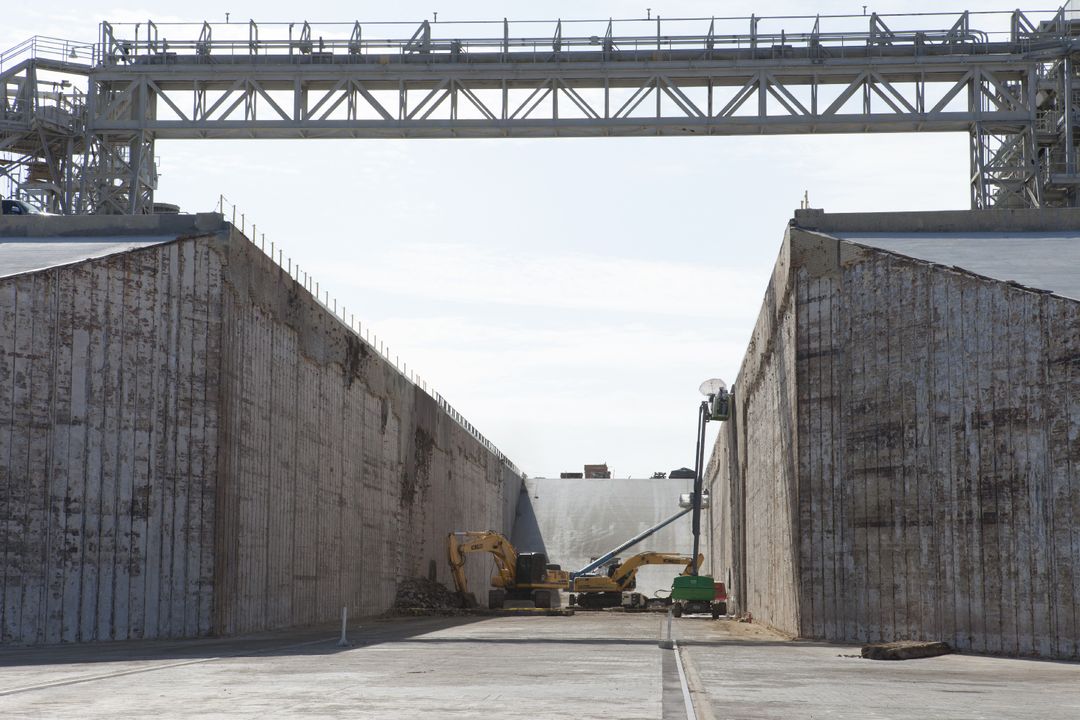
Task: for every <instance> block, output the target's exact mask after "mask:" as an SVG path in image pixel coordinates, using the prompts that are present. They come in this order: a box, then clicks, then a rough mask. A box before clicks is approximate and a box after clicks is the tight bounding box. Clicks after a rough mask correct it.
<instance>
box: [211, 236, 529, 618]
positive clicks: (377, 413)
mask: <svg viewBox="0 0 1080 720" xmlns="http://www.w3.org/2000/svg"><path fill="white" fill-rule="evenodd" d="M223 253H224V254H225V257H226V261H225V263H226V266H227V270H226V272H225V273H224V279H223V282H224V289H223V296H224V307H225V309H224V316H225V318H226V326H225V332H224V337H225V338H226V340H225V341H224V348H223V350H224V360H223V388H224V394H223V398H222V408H221V412H222V434H223V443H222V445H223V449H224V450H223V452H222V455H221V461H220V485H219V495H218V497H219V502H220V504H221V509H222V514H221V522H220V524H219V529H218V542H219V545H220V555H219V557H220V564H219V566H218V568H217V585H218V595H217V597H218V603H217V612H218V615H217V618H216V623H215V625H216V627H218V628H220V629H221V631H223V632H226V633H232V632H245V631H252V630H261V629H265V628H272V627H283V626H290V625H299V624H307V623H314V622H319V621H326V620H332V619H334V618H335V617H337V616H338V614H339V613H340V611H341V608H342V607H343V606H348V607H349V609H350V612H351V613H354V614H356V613H359V614H371V613H376V612H380V611H382V610H385V609H386V608H387V607H388V606H389V605H390V603H391V602H392V600H393V595H394V590H395V587H396V582H397V580H398V579H400V578H401V577H402V576H408V575H423V576H427V575H428V574H429V571H430V569H431V568H432V566H434V568H435V571H436V574H437V577H438V579H439V580H440V581H443V582H446V583H449V582H450V577H449V573H448V568H447V565H446V536H447V534H448V533H450V532H452V531H454V530H476V529H481V530H484V529H489V528H492V529H501V530H503V531H504V532H509V527H508V522H509V521H510V520H512V516H511V517H510V518H508V517H506V516H505V507H506V506H507V504H508V502H509V501H510V499H513V500H516V499H517V496H518V491H519V488H520V482H521V480H520V478H519V477H516V476H515V475H514V474H513V473H512V472H509V471H508V470H507V469H506V468H505V466H503V465H502V463H500V462H499V461H498V460H497V459H496V458H495V457H494V456H493V455H491V454H490V453H489V452H488V451H487V450H486V449H485V448H484V447H483V446H481V445H480V444H479V443H478V442H477V441H476V439H475V438H473V437H472V436H471V435H470V434H469V433H468V432H466V431H465V430H464V429H463V428H462V427H461V426H460V425H458V424H457V423H456V422H454V421H453V420H451V419H450V417H449V416H447V414H446V413H445V412H443V411H442V410H441V409H440V408H439V406H438V405H437V404H436V401H435V400H434V399H432V398H431V397H430V396H429V395H427V394H426V393H424V392H423V391H422V390H419V389H418V388H416V387H415V386H414V385H413V384H412V383H411V382H409V381H408V380H407V379H406V378H405V377H404V376H402V375H401V374H400V373H399V372H398V371H397V370H396V369H395V368H394V367H393V366H391V365H390V364H388V363H387V362H385V361H384V360H383V359H382V358H381V357H379V356H378V355H377V354H376V353H374V352H372V351H371V349H370V348H369V347H368V345H367V344H366V343H364V342H362V341H360V340H359V338H358V337H357V336H356V334H355V333H353V332H352V331H351V330H349V329H348V328H347V327H345V326H344V325H343V324H341V323H340V322H339V321H338V320H337V319H336V318H334V317H333V315H331V314H330V313H327V312H326V311H325V310H324V309H323V308H322V307H321V306H320V305H319V304H317V303H316V302H315V300H314V298H313V297H311V295H310V294H309V293H307V292H306V291H305V290H303V288H302V287H301V286H300V284H298V283H296V282H295V281H293V280H292V279H291V278H290V277H289V276H288V275H287V274H286V273H285V272H284V271H283V270H282V269H281V268H279V267H277V266H276V265H274V264H273V263H272V262H271V261H270V260H269V259H268V258H266V257H265V256H264V255H263V254H262V253H260V252H258V251H256V250H255V249H254V248H253V246H251V245H249V244H248V243H246V242H235V241H234V242H231V243H228V244H227V245H226V246H225V247H224V248H223ZM468 570H469V580H470V585H471V587H472V588H474V589H475V590H477V595H478V596H479V597H481V598H482V597H484V595H485V594H484V592H483V591H484V590H485V589H486V588H487V586H488V580H489V572H488V570H489V568H488V567H487V564H486V563H472V564H471V565H470V566H469V568H468Z"/></svg>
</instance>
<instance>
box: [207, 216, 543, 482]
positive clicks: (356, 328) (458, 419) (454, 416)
mask: <svg viewBox="0 0 1080 720" xmlns="http://www.w3.org/2000/svg"><path fill="white" fill-rule="evenodd" d="M217 209H218V212H219V213H221V214H222V216H225V217H230V213H227V212H226V210H229V211H230V212H231V222H232V224H233V227H235V228H236V229H238V230H239V231H240V234H241V235H243V236H244V238H245V239H246V240H247V241H248V242H250V243H251V244H252V245H253V246H255V247H256V248H258V249H259V250H260V251H261V252H262V253H263V254H265V255H266V256H267V257H269V258H270V260H271V261H272V262H273V263H274V264H275V265H277V267H278V269H279V270H281V271H282V272H284V273H285V274H286V275H288V276H289V277H290V278H292V279H293V280H295V281H296V282H298V283H300V285H301V287H303V288H304V289H305V290H307V291H308V292H309V293H310V294H311V295H312V297H313V298H315V301H316V302H317V303H319V305H321V306H322V307H323V309H324V310H326V311H327V312H328V313H330V314H331V315H333V316H334V317H335V318H336V319H337V320H338V321H339V322H340V323H342V324H343V325H344V326H345V327H347V328H348V329H349V331H350V332H352V333H353V334H355V335H356V337H357V338H358V339H359V340H360V341H361V342H363V343H364V344H365V345H367V346H368V347H369V348H370V349H371V350H372V351H374V352H375V353H377V354H378V355H379V357H381V358H382V359H383V360H385V361H386V363H387V365H389V366H391V367H393V368H394V370H395V371H396V372H397V373H398V374H399V375H400V376H401V377H402V378H403V379H404V380H406V381H407V382H409V383H410V384H412V385H413V386H414V387H416V388H417V389H419V390H421V391H423V392H424V393H425V394H427V395H428V397H430V398H431V399H432V400H434V401H435V402H436V404H437V405H438V406H439V408H440V409H441V410H442V411H443V412H445V413H446V414H447V415H448V416H449V417H450V419H451V420H453V421H454V422H455V423H457V424H458V425H459V426H460V427H461V428H462V429H463V430H465V432H467V433H469V435H471V436H472V437H473V439H475V440H476V441H477V442H479V443H480V444H481V445H482V446H483V447H484V448H485V449H486V450H487V451H488V452H490V453H491V454H492V455H493V456H495V458H496V459H497V460H498V461H499V462H500V464H502V465H503V466H504V467H506V468H507V469H508V470H510V471H511V472H513V473H514V474H515V475H517V476H519V477H524V475H523V473H522V472H521V470H520V469H519V468H518V466H517V465H515V464H514V463H513V461H512V460H510V458H508V457H507V456H506V455H505V454H503V452H502V451H501V450H499V448H498V447H496V446H495V443H493V442H491V441H490V440H488V439H487V438H486V437H484V435H483V433H481V432H480V431H479V430H478V429H477V428H476V426H475V425H473V424H472V423H471V422H469V421H468V420H467V419H466V418H465V416H464V415H462V414H461V413H460V412H458V410H457V409H456V408H454V406H453V405H451V404H450V403H449V402H447V400H446V398H444V397H443V396H442V395H441V394H440V393H438V392H437V391H436V390H435V388H433V387H429V386H428V383H427V381H425V380H424V379H423V378H421V377H420V376H419V375H418V374H417V373H416V372H415V370H412V371H410V370H409V366H408V363H403V362H401V358H400V356H398V355H393V354H392V353H391V352H390V347H389V346H388V345H386V344H385V343H384V342H383V341H381V340H379V337H378V335H376V334H375V333H373V332H371V326H370V325H364V324H362V323H361V322H360V321H359V320H357V319H356V314H355V313H352V314H350V313H349V312H348V310H347V308H346V307H345V305H344V304H342V305H341V306H340V308H339V306H338V301H337V298H334V297H332V296H331V295H330V291H329V290H326V289H325V288H322V287H320V285H319V282H318V280H316V279H315V277H314V276H313V275H311V274H310V273H308V272H307V271H305V270H302V269H301V267H300V264H299V263H294V262H293V259H292V258H291V257H288V256H286V255H285V251H284V250H283V249H282V248H280V247H278V246H277V244H276V243H275V242H274V241H273V240H271V241H270V245H269V247H267V244H266V233H262V234H260V233H259V232H258V227H257V226H256V225H255V224H254V223H252V225H251V228H250V230H251V235H250V236H249V235H248V227H247V217H246V215H245V214H244V213H242V212H239V210H238V208H237V207H236V205H235V204H233V203H232V202H230V201H229V200H228V199H227V198H226V197H225V196H224V195H221V196H219V198H218V208H217Z"/></svg>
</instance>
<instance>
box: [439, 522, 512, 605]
mask: <svg viewBox="0 0 1080 720" xmlns="http://www.w3.org/2000/svg"><path fill="white" fill-rule="evenodd" d="M446 550H447V556H448V558H449V560H450V573H451V575H453V577H454V586H455V588H457V591H458V592H460V593H466V592H468V591H469V588H468V580H466V578H465V555H467V554H468V553H475V552H487V553H491V556H492V558H494V559H495V566H496V568H497V570H498V577H497V579H498V582H494V581H495V580H496V578H492V581H493V584H494V585H496V586H497V587H513V585H514V577H515V572H516V568H517V551H516V550H515V549H514V546H513V545H511V544H510V541H509V540H507V539H506V538H505V537H503V536H502V535H501V534H500V533H497V532H494V531H490V530H489V531H483V532H480V531H466V532H454V533H450V535H449V536H448V537H447V538H446Z"/></svg>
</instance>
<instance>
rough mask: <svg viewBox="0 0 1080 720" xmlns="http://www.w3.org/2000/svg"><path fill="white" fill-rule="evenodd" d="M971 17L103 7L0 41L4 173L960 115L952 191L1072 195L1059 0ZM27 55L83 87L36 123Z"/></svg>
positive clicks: (983, 202) (91, 177)
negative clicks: (162, 13) (373, 18)
mask: <svg viewBox="0 0 1080 720" xmlns="http://www.w3.org/2000/svg"><path fill="white" fill-rule="evenodd" d="M991 15H1001V14H1000V13H997V14H995V13H966V12H965V13H962V14H959V15H957V14H952V15H945V14H943V13H931V14H922V15H890V16H879V15H869V16H867V17H865V18H859V19H858V22H860V23H865V24H864V25H863V27H862V28H859V29H851V28H850V26H851V23H852V22H855V19H853V18H851V17H850V16H830V17H807V18H757V17H751V18H743V19H734V18H725V19H719V18H705V19H665V20H663V21H661V20H660V19H659V18H656V19H649V20H648V21H641V20H628V21H604V23H603V24H600V25H597V24H595V23H590V22H589V21H582V22H574V23H571V22H568V21H556V22H553V23H550V25H549V26H548V27H549V28H550V29H551V32H550V34H548V33H545V34H544V35H543V36H542V37H534V36H520V35H516V34H514V33H512V32H511V28H512V24H511V23H508V22H507V21H505V20H504V21H501V22H496V23H471V24H454V23H436V24H433V23H430V22H426V21H425V22H423V23H421V24H420V25H419V26H418V27H416V29H415V32H413V33H412V34H411V36H407V37H406V36H404V34H403V36H402V37H399V38H398V39H383V38H379V37H373V35H374V34H375V33H376V32H377V31H379V30H383V31H385V29H386V28H385V27H383V26H381V25H379V24H361V23H359V22H357V23H351V24H347V25H341V24H326V25H314V26H313V25H311V24H309V23H307V22H305V23H296V24H291V23H287V24H282V23H278V24H270V25H265V24H264V25H259V24H256V23H255V22H254V21H252V22H249V23H246V24H238V23H228V24H210V23H203V24H202V25H201V26H192V25H161V26H159V25H156V24H154V23H153V22H148V23H144V24H139V25H126V26H119V25H118V26H113V25H111V24H109V23H102V25H101V28H100V34H99V38H98V40H97V42H96V43H95V44H94V45H93V47H92V48H86V49H84V52H85V53H88V55H87V59H85V60H83V59H81V58H80V61H79V62H77V63H74V62H72V61H73V59H74V58H75V57H77V53H76V52H75V47H76V46H72V50H71V52H69V53H67V55H66V56H61V57H60V58H51V59H45V58H43V57H41V56H40V55H39V54H34V53H31V54H30V56H29V57H27V58H26V59H25V60H24V61H23V62H22V63H21V64H17V65H14V66H11V63H10V61H9V62H8V66H7V67H9V69H5V67H6V66H5V64H4V61H3V58H0V112H2V113H3V115H2V116H0V123H2V124H0V152H7V153H8V157H9V164H8V166H7V168H8V174H9V175H11V174H12V173H13V170H14V169H19V168H21V169H22V172H23V175H32V172H31V170H32V169H33V168H37V169H36V171H35V172H37V174H38V176H42V177H44V176H45V175H48V179H49V183H50V185H51V187H53V189H54V194H55V196H56V199H55V206H56V207H58V208H62V209H64V210H66V211H71V212H127V213H139V212H149V211H150V210H151V209H152V207H153V194H154V188H155V186H156V170H155V141H156V140H157V139H181V138H182V139H197V138H390V137H393V138H452V137H571V136H574V137H593V136H656V135H747V134H801V133H856V132H857V133H865V132H967V133H969V135H970V137H971V204H972V206H973V207H975V208H986V207H991V206H1004V207H1044V206H1076V205H1080V194H1078V192H1077V187H1078V184H1080V175H1078V173H1077V161H1076V140H1077V135H1076V132H1077V131H1076V119H1077V114H1078V113H1080V95H1077V90H1076V89H1074V84H1075V83H1074V78H1075V73H1076V71H1075V67H1074V66H1075V60H1076V55H1077V53H1078V52H1080V50H1078V48H1077V46H1076V39H1077V36H1078V35H1080V22H1077V23H1075V24H1074V22H1073V17H1072V15H1073V13H1072V11H1070V10H1066V9H1064V8H1063V9H1061V10H1059V11H1057V12H1056V13H1051V14H1046V15H1045V16H1043V17H1041V18H1040V17H1037V16H1036V14H1035V13H1024V12H1021V11H1016V12H1014V13H1009V14H1007V20H1008V28H1007V29H1002V30H1000V31H987V30H979V29H977V28H975V27H974V23H973V20H974V19H978V18H980V17H983V16H991ZM985 19H987V21H989V20H991V19H995V18H989V17H986V18H985ZM930 22H935V23H941V27H939V28H938V29H926V28H923V27H920V26H921V25H922V24H923V23H930ZM782 23H798V24H800V25H801V26H802V25H805V31H804V32H798V33H789V32H787V30H786V29H784V28H783V27H779V28H777V27H776V26H777V25H782ZM465 25H468V26H469V27H465ZM830 25H834V26H844V29H843V30H831V29H830ZM518 26H523V27H527V28H529V29H532V28H535V27H537V26H538V23H533V22H530V23H514V24H513V27H514V28H517V27H518ZM908 26H913V27H908ZM390 27H393V26H390ZM731 27H735V28H736V31H735V32H726V30H728V29H730V28H731ZM623 28H628V29H629V30H631V31H632V32H623ZM643 28H644V29H646V30H648V32H645V31H643ZM583 29H584V30H585V31H586V32H584V33H583V32H581V31H582V30H583ZM592 30H595V31H596V32H595V34H592V33H590V32H589V31H592ZM167 35H172V37H167ZM38 42H39V44H40V41H38ZM66 48H67V46H64V47H63V48H61V50H62V51H66ZM5 55H8V54H5ZM43 70H47V71H51V72H52V73H53V74H54V75H55V74H56V73H67V74H68V75H71V74H77V75H78V76H80V77H82V78H83V79H84V80H85V83H86V92H85V96H82V95H78V94H75V95H69V98H71V99H72V100H73V101H74V102H70V103H69V104H70V105H71V107H69V108H67V109H66V110H65V112H66V113H67V116H70V117H69V120H70V122H69V123H68V126H66V127H65V128H53V130H55V131H56V134H55V135H52V136H50V135H48V133H46V132H45V131H44V130H43V128H44V117H45V111H47V110H49V103H48V102H45V100H47V99H48V98H49V95H48V93H45V92H43V91H42V86H41V82H42V80H41V79H40V77H39V76H40V75H41V74H42V72H41V71H43ZM52 81H53V82H55V79H53V80H52ZM20 93H21V94H20ZM20 112H21V113H22V114H20ZM54 114H55V113H54ZM13 152H22V153H24V155H23V157H24V158H29V159H28V160H26V161H25V162H23V164H22V165H20V164H19V162H13V161H11V160H10V158H11V154H12V153H13ZM43 168H44V169H43ZM882 171H883V172H887V165H884V164H883V167H882ZM26 182H27V180H26V178H24V179H23V181H22V183H21V185H20V186H21V187H22V186H26Z"/></svg>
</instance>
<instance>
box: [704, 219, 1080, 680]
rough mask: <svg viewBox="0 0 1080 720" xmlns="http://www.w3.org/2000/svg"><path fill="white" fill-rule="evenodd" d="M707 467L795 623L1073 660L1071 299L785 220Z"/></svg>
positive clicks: (723, 518)
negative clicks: (730, 413) (729, 418)
mask: <svg viewBox="0 0 1080 720" xmlns="http://www.w3.org/2000/svg"><path fill="white" fill-rule="evenodd" d="M735 392H736V404H735V418H734V421H733V422H728V423H724V425H723V426H722V429H721V432H720V434H719V437H718V440H717V444H716V447H715V450H714V453H713V456H712V459H711V461H710V464H709V469H708V472H709V482H710V484H711V486H712V490H713V493H714V495H713V497H714V498H718V501H716V502H714V511H713V513H712V518H711V521H712V523H713V537H714V539H715V540H714V548H713V556H714V558H715V561H714V567H713V572H714V573H715V574H716V575H717V576H718V577H725V576H728V577H732V578H733V582H734V585H735V588H734V590H735V599H736V605H737V609H738V610H740V611H750V612H752V613H753V616H754V619H755V620H760V621H763V622H765V623H767V624H770V625H773V626H775V627H777V628H779V629H781V630H783V631H786V632H788V633H790V634H792V635H798V636H802V637H807V638H816V639H826V640H832V641H847V642H874V641H892V640H899V639H943V640H946V641H948V642H950V643H952V644H954V645H955V646H956V647H958V648H961V649H965V650H972V651H976V652H987V653H1001V654H1008V655H1026V656H1042V657H1052V658H1071V659H1075V658H1078V657H1080V520H1078V518H1080V303H1078V302H1076V301H1073V300H1070V299H1067V298H1063V297H1057V296H1053V295H1049V294H1047V293H1041V292H1036V291H1031V290H1028V289H1026V288H1021V287H1017V286H1015V285H1010V284H1008V283H1004V282H999V281H995V280H991V279H988V278H984V277H979V276H976V275H972V274H970V273H964V272H962V271H957V270H954V269H950V268H945V267H942V266H939V265H931V264H929V263H925V262H920V261H917V260H913V259H911V258H907V257H903V256H899V255H895V254H892V253H888V252H883V251H879V250H873V249H870V248H865V247H860V246H857V245H853V244H848V243H844V242H842V241H837V240H835V239H832V238H828V237H825V236H822V235H819V234H816V233H807V232H804V231H801V230H799V229H798V228H793V229H792V230H791V231H790V233H789V237H788V239H787V240H786V241H785V244H784V248H783V250H782V251H781V255H780V259H779V261H778V263H777V268H776V274H775V276H774V278H773V282H772V284H771V285H770V287H769V290H768V292H767V295H766V300H765V304H764V307H763V308H762V312H761V316H760V319H759V321H758V325H757V328H756V330H755V332H754V335H753V339H752V342H751V345H750V348H749V350H748V352H747V355H746V359H745V360H744V362H743V366H742V369H741V371H740V375H739V379H738V382H737V384H736V388H735Z"/></svg>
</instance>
